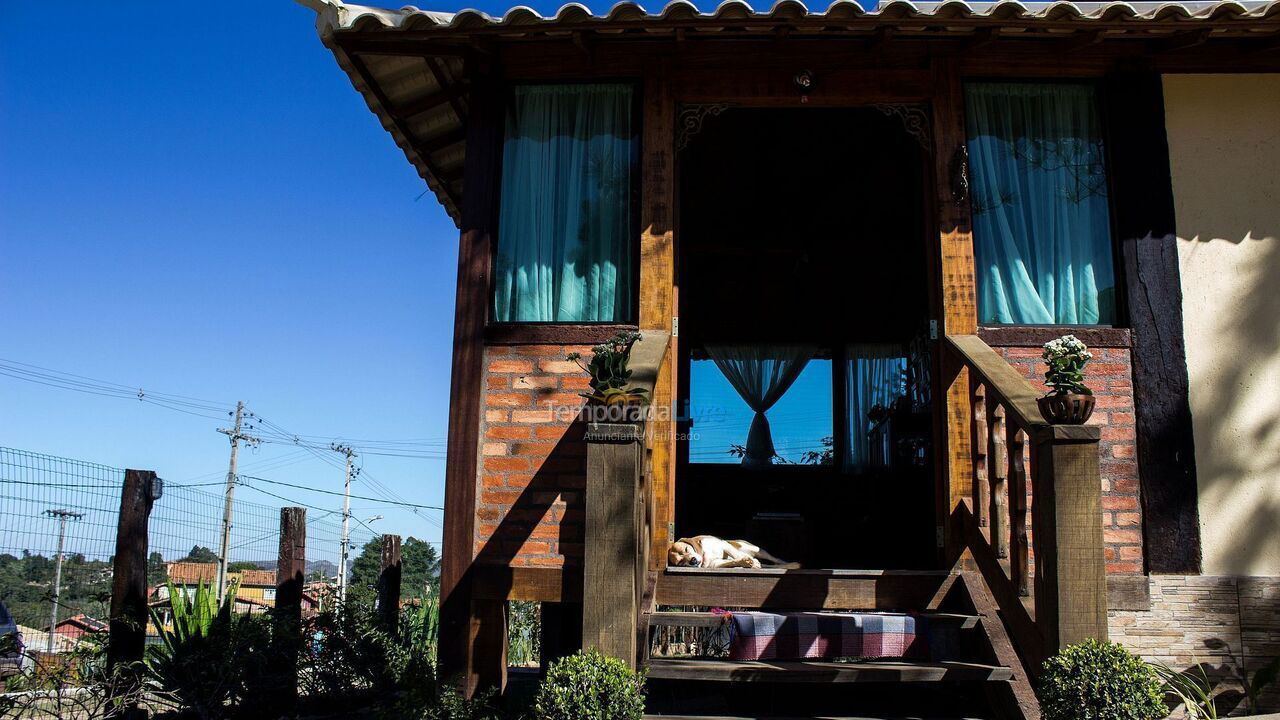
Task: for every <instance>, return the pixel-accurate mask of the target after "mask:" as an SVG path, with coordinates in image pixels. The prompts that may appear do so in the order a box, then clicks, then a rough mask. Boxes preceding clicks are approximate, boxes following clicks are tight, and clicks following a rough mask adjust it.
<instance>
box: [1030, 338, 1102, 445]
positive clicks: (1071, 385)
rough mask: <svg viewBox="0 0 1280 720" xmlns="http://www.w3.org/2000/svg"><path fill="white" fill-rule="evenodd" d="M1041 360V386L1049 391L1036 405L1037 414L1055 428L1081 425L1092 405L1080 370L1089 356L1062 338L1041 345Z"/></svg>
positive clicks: (1077, 344) (1076, 341)
mask: <svg viewBox="0 0 1280 720" xmlns="http://www.w3.org/2000/svg"><path fill="white" fill-rule="evenodd" d="M1041 357H1042V358H1044V361H1045V363H1046V364H1047V365H1048V366H1049V367H1048V369H1047V370H1045V373H1044V382H1045V384H1046V385H1048V386H1049V388H1050V390H1049V393H1048V394H1047V395H1045V396H1044V397H1042V398H1040V399H1039V400H1038V401H1037V402H1038V403H1039V405H1040V414H1041V415H1043V416H1044V419H1045V420H1047V421H1049V422H1051V423H1053V424H1055V425H1083V424H1084V423H1085V422H1086V421H1088V419H1089V416H1090V415H1092V414H1093V406H1094V403H1095V402H1096V400H1095V399H1094V397H1093V391H1092V390H1090V389H1089V388H1087V387H1085V385H1084V366H1085V365H1088V364H1089V361H1090V360H1091V359H1093V353H1091V352H1089V348H1088V347H1087V346H1086V345H1085V344H1084V343H1083V342H1080V340H1079V339H1077V338H1076V336H1075V335H1064V336H1062V337H1060V338H1058V339H1057V340H1051V341H1049V342H1047V343H1045V344H1044V353H1043V354H1042V355H1041Z"/></svg>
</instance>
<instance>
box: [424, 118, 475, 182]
mask: <svg viewBox="0 0 1280 720" xmlns="http://www.w3.org/2000/svg"><path fill="white" fill-rule="evenodd" d="M466 141H467V128H466V127H465V126H459V127H456V128H452V129H449V130H446V131H444V132H442V133H440V134H439V135H436V136H435V137H433V138H430V139H429V140H423V141H422V142H420V143H418V152H419V153H420V154H422V155H423V157H429V156H430V155H431V154H432V153H436V152H439V151H441V150H444V149H445V148H447V147H451V146H453V145H457V144H458V143H460V142H466ZM436 175H437V177H438V176H439V174H438V173H437V174H436Z"/></svg>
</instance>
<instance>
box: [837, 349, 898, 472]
mask: <svg viewBox="0 0 1280 720" xmlns="http://www.w3.org/2000/svg"><path fill="white" fill-rule="evenodd" d="M847 353H848V354H847V357H848V359H849V360H848V363H847V364H846V365H845V380H846V382H845V400H846V406H847V407H848V408H849V437H848V441H849V443H848V444H849V457H848V458H847V459H846V465H847V467H849V468H850V469H852V470H863V469H866V467H867V465H868V464H869V463H870V461H871V446H870V444H869V442H868V439H867V435H868V433H869V431H870V430H871V420H870V419H868V418H867V413H869V412H871V408H873V407H875V406H876V405H882V406H884V407H885V408H889V407H891V406H892V405H893V403H894V401H895V400H897V399H898V398H899V397H901V396H902V395H904V394H906V391H907V389H906V378H905V377H904V375H903V371H904V370H906V368H907V359H906V357H905V355H906V353H905V352H903V349H902V346H901V345H890V344H870V343H865V344H858V345H850V346H849V347H848V351H847Z"/></svg>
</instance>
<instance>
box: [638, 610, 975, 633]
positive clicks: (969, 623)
mask: <svg viewBox="0 0 1280 720" xmlns="http://www.w3.org/2000/svg"><path fill="white" fill-rule="evenodd" d="M868 614H869V613H868ZM914 615H915V616H916V617H919V618H926V619H927V620H928V622H931V623H938V624H946V625H951V626H953V627H957V628H959V629H961V630H970V629H972V628H974V627H977V625H978V616H977V615H962V614H960V613H944V612H920V613H914ZM723 622H724V615H721V614H717V613H713V612H677V611H671V610H662V611H659V612H655V613H650V615H649V626H650V627H712V628H714V627H720V625H721V624H722V623H723Z"/></svg>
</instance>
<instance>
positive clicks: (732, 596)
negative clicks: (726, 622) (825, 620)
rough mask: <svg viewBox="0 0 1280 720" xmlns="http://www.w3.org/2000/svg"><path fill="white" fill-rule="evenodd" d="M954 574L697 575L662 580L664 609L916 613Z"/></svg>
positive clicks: (684, 572)
mask: <svg viewBox="0 0 1280 720" xmlns="http://www.w3.org/2000/svg"><path fill="white" fill-rule="evenodd" d="M949 577H950V575H949V573H946V572H929V571H910V570H898V571H894V570H768V569H766V570H694V569H685V568H668V569H667V570H666V571H665V572H663V573H662V574H660V575H659V576H658V587H657V594H656V598H655V599H656V602H657V604H658V605H699V606H707V607H749V608H797V607H806V608H821V609H828V610H913V609H919V608H921V607H925V606H926V605H927V604H928V603H929V600H930V599H931V598H932V597H933V595H934V594H935V593H936V592H937V591H938V588H939V587H941V586H942V585H943V584H944V583H945V582H947V581H948V579H949Z"/></svg>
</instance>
